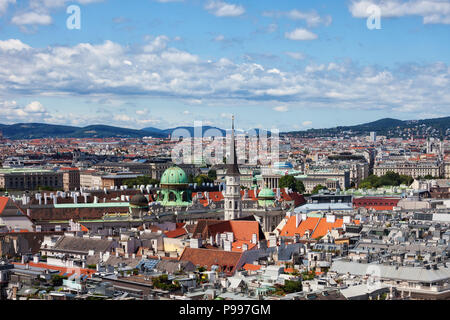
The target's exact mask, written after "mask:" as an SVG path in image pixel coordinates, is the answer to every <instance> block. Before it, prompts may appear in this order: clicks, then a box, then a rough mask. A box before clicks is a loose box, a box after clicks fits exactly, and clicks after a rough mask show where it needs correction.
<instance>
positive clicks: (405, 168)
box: [373, 161, 444, 178]
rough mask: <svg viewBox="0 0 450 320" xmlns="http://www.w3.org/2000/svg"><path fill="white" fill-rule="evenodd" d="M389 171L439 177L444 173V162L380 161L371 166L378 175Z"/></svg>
mask: <svg viewBox="0 0 450 320" xmlns="http://www.w3.org/2000/svg"><path fill="white" fill-rule="evenodd" d="M389 171H392V172H396V173H398V174H401V175H406V176H411V177H413V178H417V177H424V176H426V175H431V176H432V177H441V176H443V174H444V163H443V162H439V161H386V162H384V161H380V162H377V163H376V164H375V166H374V168H373V173H374V174H375V175H376V176H379V177H381V176H383V175H385V174H386V173H387V172H389Z"/></svg>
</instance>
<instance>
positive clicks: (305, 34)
mask: <svg viewBox="0 0 450 320" xmlns="http://www.w3.org/2000/svg"><path fill="white" fill-rule="evenodd" d="M284 36H285V37H286V38H287V39H290V40H301V41H303V40H315V39H317V35H316V34H315V33H313V32H311V31H308V30H306V29H302V28H298V29H295V30H293V31H291V32H286V33H285V34H284Z"/></svg>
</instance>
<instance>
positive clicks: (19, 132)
mask: <svg viewBox="0 0 450 320" xmlns="http://www.w3.org/2000/svg"><path fill="white" fill-rule="evenodd" d="M175 130H178V131H179V132H180V133H182V132H183V130H186V131H187V132H188V133H189V135H190V136H191V137H193V136H194V130H195V129H194V127H188V126H185V127H176V128H171V129H158V128H153V127H149V128H144V129H141V130H135V129H128V128H120V127H114V126H107V125H91V126H87V127H75V126H63V125H54V124H43V123H16V124H12V125H5V124H0V131H2V133H3V136H4V137H6V138H9V139H13V140H19V139H42V138H142V137H145V136H152V137H156V138H165V137H167V136H169V135H172V134H173V132H174V131H175ZM213 130H214V131H216V132H217V131H218V132H220V134H221V135H222V136H225V135H226V130H224V129H220V128H217V127H211V126H204V127H203V132H202V135H203V136H205V135H206V136H208V135H209V134H210V133H211V132H212V131H213ZM208 131H210V132H208ZM236 131H237V133H238V134H239V133H242V132H243V131H241V130H236ZM249 131H253V132H256V134H259V129H253V130H247V132H249ZM371 131H375V132H376V133H377V134H378V135H386V136H388V137H398V136H405V134H408V135H413V136H415V137H427V136H437V137H443V136H446V137H449V136H450V117H444V118H436V119H425V120H409V121H402V120H397V119H391V118H385V119H380V120H377V121H373V122H369V123H364V124H360V125H355V126H339V127H335V128H329V129H309V130H305V131H295V132H284V133H282V135H287V136H295V137H319V136H324V137H327V136H347V135H349V136H355V135H368V134H369V133H370V132H371ZM268 135H270V132H268Z"/></svg>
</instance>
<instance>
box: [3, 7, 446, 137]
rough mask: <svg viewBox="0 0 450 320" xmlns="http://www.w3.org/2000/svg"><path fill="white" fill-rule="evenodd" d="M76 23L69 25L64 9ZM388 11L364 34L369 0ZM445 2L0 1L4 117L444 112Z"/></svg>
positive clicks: (137, 123)
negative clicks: (73, 13)
mask: <svg viewBox="0 0 450 320" xmlns="http://www.w3.org/2000/svg"><path fill="white" fill-rule="evenodd" d="M73 4H75V5H78V6H79V8H80V12H81V29H80V30H69V29H68V28H67V27H66V20H67V18H68V17H69V14H67V13H66V9H67V7H68V6H69V5H73ZM370 5H376V6H377V8H379V9H380V12H381V29H375V30H369V28H368V27H367V23H366V21H367V19H368V16H369V15H370V14H369V13H368V12H367V8H368V7H369V6H370ZM449 39H450V0H427V1H424V0H407V1H402V0H347V1H339V0H338V1H336V0H317V1H286V0H285V1H269V0H262V1H231V0H229V1H228V0H226V1H220V0H184V1H182V0H178V1H173V0H172V1H170V0H159V1H156V0H155V1H152V0H139V1H138V0H131V1H121V0H103V1H102V0H80V1H66V0H33V1H21V0H0V123H15V122H47V123H57V124H71V125H79V126H83V125H89V124H96V123H103V124H111V125H119V126H124V127H130V128H142V127H148V126H152V127H158V128H167V127H174V126H178V125H193V122H194V120H197V121H199V120H200V121H203V123H204V124H207V125H215V126H220V127H227V126H228V125H229V118H230V114H232V113H233V114H235V115H236V117H237V124H238V126H240V127H242V128H251V127H260V128H264V129H272V128H278V129H280V130H282V131H284V130H304V129H308V128H321V127H331V126H336V125H349V124H358V123H363V122H368V121H373V120H377V119H379V118H383V117H395V118H399V119H419V118H429V117H440V116H448V115H449V113H450V112H449V111H450V92H449V91H450V90H448V88H449V87H450V67H449V66H450V61H449V59H450V41H448V40H449Z"/></svg>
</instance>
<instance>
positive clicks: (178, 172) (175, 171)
mask: <svg viewBox="0 0 450 320" xmlns="http://www.w3.org/2000/svg"><path fill="white" fill-rule="evenodd" d="M160 184H161V185H174V184H188V179H187V176H186V173H185V172H184V170H183V169H181V168H180V167H177V166H173V167H170V168H168V169H167V170H166V171H164V173H163V175H162V176H161V182H160Z"/></svg>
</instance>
